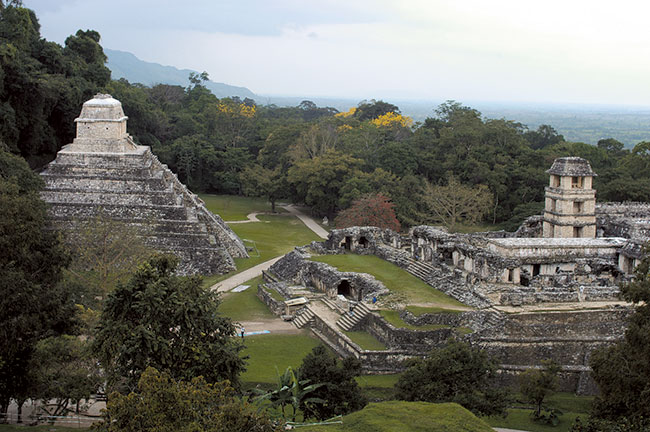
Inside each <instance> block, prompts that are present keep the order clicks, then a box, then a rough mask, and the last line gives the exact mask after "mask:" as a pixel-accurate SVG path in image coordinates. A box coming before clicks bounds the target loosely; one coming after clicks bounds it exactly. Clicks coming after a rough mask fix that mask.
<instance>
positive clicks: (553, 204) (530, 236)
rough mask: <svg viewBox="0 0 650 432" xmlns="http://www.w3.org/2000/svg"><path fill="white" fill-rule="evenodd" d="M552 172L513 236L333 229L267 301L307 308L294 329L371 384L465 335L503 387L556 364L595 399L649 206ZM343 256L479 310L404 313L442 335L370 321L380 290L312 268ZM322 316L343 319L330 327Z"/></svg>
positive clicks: (568, 163) (366, 281) (582, 173)
mask: <svg viewBox="0 0 650 432" xmlns="http://www.w3.org/2000/svg"><path fill="white" fill-rule="evenodd" d="M547 172H548V173H549V176H550V181H549V186H548V187H547V188H546V205H545V210H544V213H543V214H542V215H540V216H533V217H531V218H529V219H528V220H526V221H525V223H524V224H523V225H522V227H521V228H520V229H519V230H518V231H517V232H516V233H507V232H503V231H499V232H484V233H473V234H457V233H449V232H447V230H445V229H444V228H441V227H431V226H418V227H414V228H412V229H411V230H410V232H409V234H408V236H400V235H399V234H397V233H395V232H392V231H390V230H382V229H379V228H374V227H353V228H347V229H343V230H334V231H332V233H331V234H330V236H329V239H328V240H327V241H324V242H320V243H316V242H314V243H312V244H311V245H309V246H306V247H303V248H296V250H294V251H293V252H291V253H289V254H287V255H286V256H285V257H284V258H283V259H281V260H280V261H278V262H277V263H276V264H274V265H273V266H272V267H271V268H270V271H269V272H268V273H267V274H265V280H266V282H267V283H266V284H263V285H260V287H259V291H258V292H259V296H260V298H262V299H263V300H264V301H265V302H266V303H267V304H270V305H272V309H274V310H276V311H278V312H279V313H283V311H284V310H285V309H283V308H282V305H281V304H280V303H281V302H278V301H277V300H274V299H273V297H272V296H271V295H269V291H270V290H275V291H277V292H279V293H280V294H281V295H282V296H283V297H285V298H286V299H290V298H292V297H294V296H296V295H300V296H303V297H306V298H309V299H310V302H309V303H308V304H307V305H306V306H305V307H303V308H302V309H301V310H298V312H297V313H296V314H295V315H294V316H291V317H287V318H293V320H294V322H295V323H296V325H297V326H299V327H302V326H307V325H308V326H310V327H311V329H312V332H313V333H314V334H315V335H316V336H318V337H319V338H321V339H322V340H323V341H324V342H325V343H326V344H327V345H329V346H330V347H331V348H332V349H334V350H335V351H337V352H338V353H339V354H340V355H343V356H349V355H353V356H356V357H358V358H359V359H361V360H362V363H363V364H364V368H365V369H366V371H368V372H370V373H388V372H395V371H399V370H401V369H402V368H403V365H402V361H403V360H404V359H406V358H408V357H412V356H421V355H425V354H426V353H427V351H428V350H430V349H431V348H433V347H435V346H438V345H440V344H442V343H444V341H445V340H446V339H447V338H449V337H450V336H452V335H456V336H458V335H459V334H458V333H457V332H455V331H454V329H458V328H461V327H462V328H469V329H471V333H469V334H465V335H464V336H462V337H464V338H467V339H468V340H470V341H472V343H476V344H479V345H480V346H482V347H483V348H484V349H486V350H487V351H488V352H490V354H492V355H493V356H495V357H496V358H497V359H498V360H499V362H500V363H501V377H502V379H503V380H504V382H506V383H508V382H512V380H513V379H514V377H515V376H516V375H517V374H518V373H520V372H521V371H523V370H525V369H527V368H530V367H536V366H539V365H541V361H542V360H545V359H553V360H555V361H557V362H558V363H559V364H561V365H562V376H561V378H562V379H561V382H562V388H563V390H565V391H574V392H577V393H583V394H585V393H587V394H590V393H594V392H596V391H597V390H596V388H595V383H593V381H592V380H591V377H590V375H589V366H588V364H589V357H590V354H591V352H592V351H593V349H595V348H597V347H599V346H603V345H606V344H610V343H612V342H613V341H615V340H617V339H619V338H621V337H622V335H623V333H624V331H625V326H626V318H627V316H628V315H629V313H630V309H629V305H627V304H625V303H623V302H621V301H619V299H618V292H619V290H618V285H619V284H620V283H623V282H626V281H629V280H631V278H632V277H633V269H634V267H635V266H636V264H637V263H638V262H639V260H640V259H641V258H642V256H643V245H644V244H645V243H647V242H648V241H649V240H650V205H648V204H640V203H607V204H600V205H597V204H596V201H595V190H594V189H593V188H592V178H593V177H594V176H595V175H596V173H594V172H593V171H592V169H591V166H590V165H589V163H588V162H587V161H586V160H584V159H581V158H576V157H567V158H559V159H557V160H556V161H555V162H554V163H553V166H552V167H551V168H550V169H549V170H548V171H547ZM346 252H353V253H356V254H372V255H376V256H378V257H380V258H383V259H384V260H387V261H389V262H392V263H394V264H396V265H398V266H399V267H401V268H403V269H404V270H406V271H407V272H409V273H411V274H412V275H414V276H416V277H418V278H420V279H421V280H423V281H424V282H426V283H427V284H429V285H431V286H432V287H434V288H436V289H437V290H439V291H442V292H444V293H445V294H447V295H449V296H450V297H452V298H454V299H456V300H458V301H460V302H462V303H463V304H465V305H467V306H470V307H472V308H473V310H471V311H464V312H461V313H453V314H452V313H425V314H423V315H420V316H415V315H413V314H412V313H410V312H409V311H408V310H406V309H403V310H401V312H400V317H401V318H402V319H403V320H404V321H405V322H406V323H409V324H411V325H413V326H416V327H417V326H422V325H426V324H437V325H440V326H441V327H444V328H440V329H435V330H409V329H406V328H396V327H395V326H393V325H391V324H390V323H388V322H387V321H385V320H384V319H383V318H382V317H381V316H380V315H379V314H378V313H377V312H376V311H374V310H373V307H372V304H371V299H373V298H375V299H376V298H377V297H381V296H382V295H384V294H386V293H387V292H388V290H387V289H386V287H384V286H383V284H382V283H381V282H380V281H377V280H376V279H375V278H374V277H373V276H371V275H367V274H358V273H346V272H340V271H338V270H337V269H335V268H333V267H332V266H329V265H327V264H324V263H320V262H314V261H311V260H310V257H311V256H312V255H323V254H340V253H346ZM344 282H345V286H344V288H341V286H342V284H343V283H344ZM323 307H327V308H329V309H330V312H331V311H335V312H337V313H339V319H338V320H337V321H336V322H332V321H331V320H330V321H328V320H327V319H325V318H323V317H325V316H326V315H327V314H319V310H321V309H322V308H323ZM350 310H352V311H353V312H352V314H351V315H350V313H349V312H348V311H350ZM330 315H331V313H330ZM347 330H363V331H366V332H368V333H370V334H371V335H373V336H374V337H375V338H376V339H378V340H379V341H380V342H382V343H384V344H385V345H386V346H387V349H386V350H383V351H368V350H364V349H362V348H361V347H360V346H359V345H357V344H356V343H354V342H353V341H352V340H351V339H350V338H349V337H347V336H346V334H345V333H344V332H345V331H347Z"/></svg>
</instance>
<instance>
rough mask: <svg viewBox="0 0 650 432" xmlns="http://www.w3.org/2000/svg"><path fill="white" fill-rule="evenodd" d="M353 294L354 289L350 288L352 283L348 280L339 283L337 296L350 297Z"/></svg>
mask: <svg viewBox="0 0 650 432" xmlns="http://www.w3.org/2000/svg"><path fill="white" fill-rule="evenodd" d="M351 292H352V287H351V286H350V282H348V281H347V280H346V279H343V280H342V281H341V282H339V285H338V287H337V288H336V294H338V295H342V296H345V297H350V294H351Z"/></svg>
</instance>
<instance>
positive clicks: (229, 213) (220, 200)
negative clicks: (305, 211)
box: [199, 194, 286, 221]
mask: <svg viewBox="0 0 650 432" xmlns="http://www.w3.org/2000/svg"><path fill="white" fill-rule="evenodd" d="M199 197H200V198H201V199H202V200H203V201H205V206H206V208H207V209H208V210H210V211H211V212H212V213H216V214H218V215H219V216H221V218H222V219H223V220H225V221H237V220H246V219H248V218H247V216H248V215H249V214H250V213H255V212H260V213H262V212H269V213H270V212H271V203H269V202H268V201H267V200H266V199H264V198H251V197H242V196H237V195H208V194H199ZM275 211H276V212H279V213H284V212H285V211H286V210H284V209H283V208H280V207H278V206H276V207H275Z"/></svg>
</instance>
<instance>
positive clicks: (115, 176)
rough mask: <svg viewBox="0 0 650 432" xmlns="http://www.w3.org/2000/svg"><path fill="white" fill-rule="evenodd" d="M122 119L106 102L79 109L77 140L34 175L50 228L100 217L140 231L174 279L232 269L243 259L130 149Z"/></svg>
mask: <svg viewBox="0 0 650 432" xmlns="http://www.w3.org/2000/svg"><path fill="white" fill-rule="evenodd" d="M127 119H128V117H126V116H125V115H124V111H123V110H122V104H121V103H120V102H119V101H118V100H116V99H114V98H113V97H111V96H110V95H107V94H98V95H96V96H95V97H94V98H93V99H91V100H89V101H87V102H86V103H84V104H83V108H82V109H81V114H80V115H79V118H77V119H75V122H76V124H77V137H76V138H75V139H74V141H73V142H72V144H68V145H66V146H64V147H63V148H62V149H61V151H59V152H58V154H57V156H56V159H55V160H54V161H52V162H51V163H50V164H49V165H48V166H47V167H46V169H45V170H44V171H43V172H42V173H41V176H42V178H43V180H44V181H45V188H44V190H43V192H42V194H41V195H42V198H43V200H44V201H46V202H47V203H48V204H49V207H50V208H49V211H50V215H51V216H52V219H53V221H54V224H55V226H57V227H58V228H62V229H72V230H74V229H75V228H76V227H78V226H79V225H80V224H81V223H85V221H87V220H89V219H92V218H95V217H98V216H99V215H103V216H107V217H109V218H111V219H113V220H117V221H121V222H125V223H127V224H129V225H132V226H134V227H138V228H140V227H143V226H144V227H147V230H140V232H142V233H143V238H144V240H145V244H147V245H148V246H149V247H152V248H153V249H156V250H159V251H161V252H171V253H173V254H174V255H176V256H178V257H179V258H180V264H179V267H178V273H179V274H214V273H225V272H228V271H230V270H233V269H235V264H234V261H233V258H238V257H239V258H241V257H248V254H247V253H246V248H245V247H244V244H243V243H242V241H241V240H240V239H239V237H237V235H236V234H235V233H234V232H233V231H232V230H231V229H230V227H228V225H227V224H226V223H225V222H224V221H223V220H222V219H221V218H220V217H219V216H218V215H215V214H213V213H212V212H210V211H208V210H207V209H206V207H205V205H204V203H203V201H202V200H201V199H200V198H199V197H197V196H196V195H195V194H193V193H192V192H190V191H189V190H188V189H187V187H185V185H183V184H182V183H181V182H180V181H179V180H178V178H177V177H176V175H175V174H174V173H172V172H171V171H170V170H169V168H167V166H166V165H163V164H162V163H161V162H160V161H159V160H158V158H157V157H156V156H155V155H154V154H153V153H152V152H151V150H150V149H149V147H147V146H140V145H136V144H135V143H134V141H133V139H132V138H131V136H129V135H128V133H127V130H126V121H127Z"/></svg>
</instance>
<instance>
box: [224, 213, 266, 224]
mask: <svg viewBox="0 0 650 432" xmlns="http://www.w3.org/2000/svg"><path fill="white" fill-rule="evenodd" d="M258 214H260V212H254V213H250V214H249V215H247V216H246V217H247V218H248V219H247V220H236V221H225V222H226V223H227V224H242V223H249V222H262V221H261V220H259V219H258V218H257V215H258Z"/></svg>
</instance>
